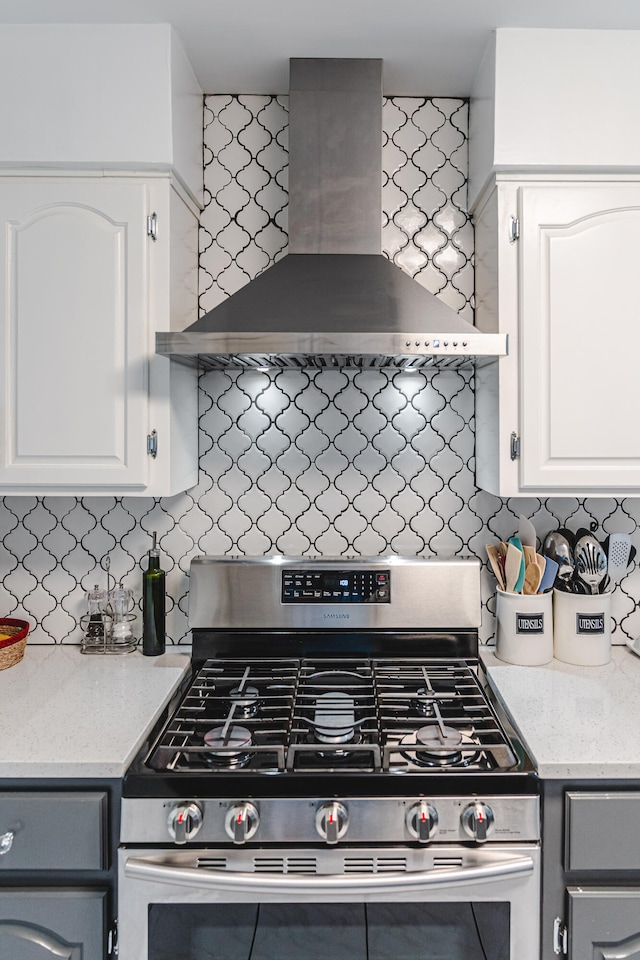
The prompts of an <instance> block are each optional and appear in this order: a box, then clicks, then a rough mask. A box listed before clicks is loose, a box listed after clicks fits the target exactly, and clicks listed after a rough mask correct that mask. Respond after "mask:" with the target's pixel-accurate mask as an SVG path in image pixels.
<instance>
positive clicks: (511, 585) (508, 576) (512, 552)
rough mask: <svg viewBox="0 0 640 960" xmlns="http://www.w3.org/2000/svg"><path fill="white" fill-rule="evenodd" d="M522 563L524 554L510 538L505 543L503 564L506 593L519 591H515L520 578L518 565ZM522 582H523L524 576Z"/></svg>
mask: <svg viewBox="0 0 640 960" xmlns="http://www.w3.org/2000/svg"><path fill="white" fill-rule="evenodd" d="M523 565H524V556H523V554H522V550H518V548H517V547H516V545H515V544H514V543H512V542H511V540H510V541H509V543H508V544H507V556H506V559H505V564H504V574H505V586H506V588H507V592H508V593H516V592H518V593H519V592H520V591H516V585H517V583H518V580H519V579H520V567H521V566H523ZM522 582H523V583H524V576H523V578H522ZM520 589H522V588H520Z"/></svg>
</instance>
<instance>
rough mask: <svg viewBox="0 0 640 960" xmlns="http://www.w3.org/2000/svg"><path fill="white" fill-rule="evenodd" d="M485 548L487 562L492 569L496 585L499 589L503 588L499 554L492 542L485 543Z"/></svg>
mask: <svg viewBox="0 0 640 960" xmlns="http://www.w3.org/2000/svg"><path fill="white" fill-rule="evenodd" d="M486 550H487V556H488V557H489V563H490V564H491V569H492V570H493V573H494V576H495V578H496V581H497V584H498V587H499V588H500V590H504V588H505V582H504V579H503V577H502V567H501V566H500V554H499V553H498V548H497V547H495V546H494V545H493V544H492V543H488V544H487V545H486Z"/></svg>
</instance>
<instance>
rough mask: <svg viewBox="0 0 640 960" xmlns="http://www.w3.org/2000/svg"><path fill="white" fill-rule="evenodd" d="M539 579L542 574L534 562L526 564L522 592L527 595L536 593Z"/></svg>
mask: <svg viewBox="0 0 640 960" xmlns="http://www.w3.org/2000/svg"><path fill="white" fill-rule="evenodd" d="M541 579H542V572H541V570H540V567H539V566H538V564H537V563H535V561H534V562H533V563H528V564H527V566H526V569H525V572H524V585H523V587H522V592H523V593H526V594H528V595H531V594H532V593H537V592H538V588H539V586H540V581H541Z"/></svg>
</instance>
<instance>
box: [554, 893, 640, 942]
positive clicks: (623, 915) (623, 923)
mask: <svg viewBox="0 0 640 960" xmlns="http://www.w3.org/2000/svg"><path fill="white" fill-rule="evenodd" d="M567 896H568V901H569V902H568V906H569V924H568V927H569V940H568V942H569V960H584V958H585V957H589V958H593V960H640V889H638V888H637V887H623V886H616V887H604V886H598V887H595V886H594V887H587V886H584V887H569V888H568V889H567Z"/></svg>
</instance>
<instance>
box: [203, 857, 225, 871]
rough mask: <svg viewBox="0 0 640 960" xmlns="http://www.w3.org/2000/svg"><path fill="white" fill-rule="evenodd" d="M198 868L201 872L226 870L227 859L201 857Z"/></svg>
mask: <svg viewBox="0 0 640 960" xmlns="http://www.w3.org/2000/svg"><path fill="white" fill-rule="evenodd" d="M197 867H198V869H199V870H226V869H227V858H226V857H201V858H198V862H197Z"/></svg>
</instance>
